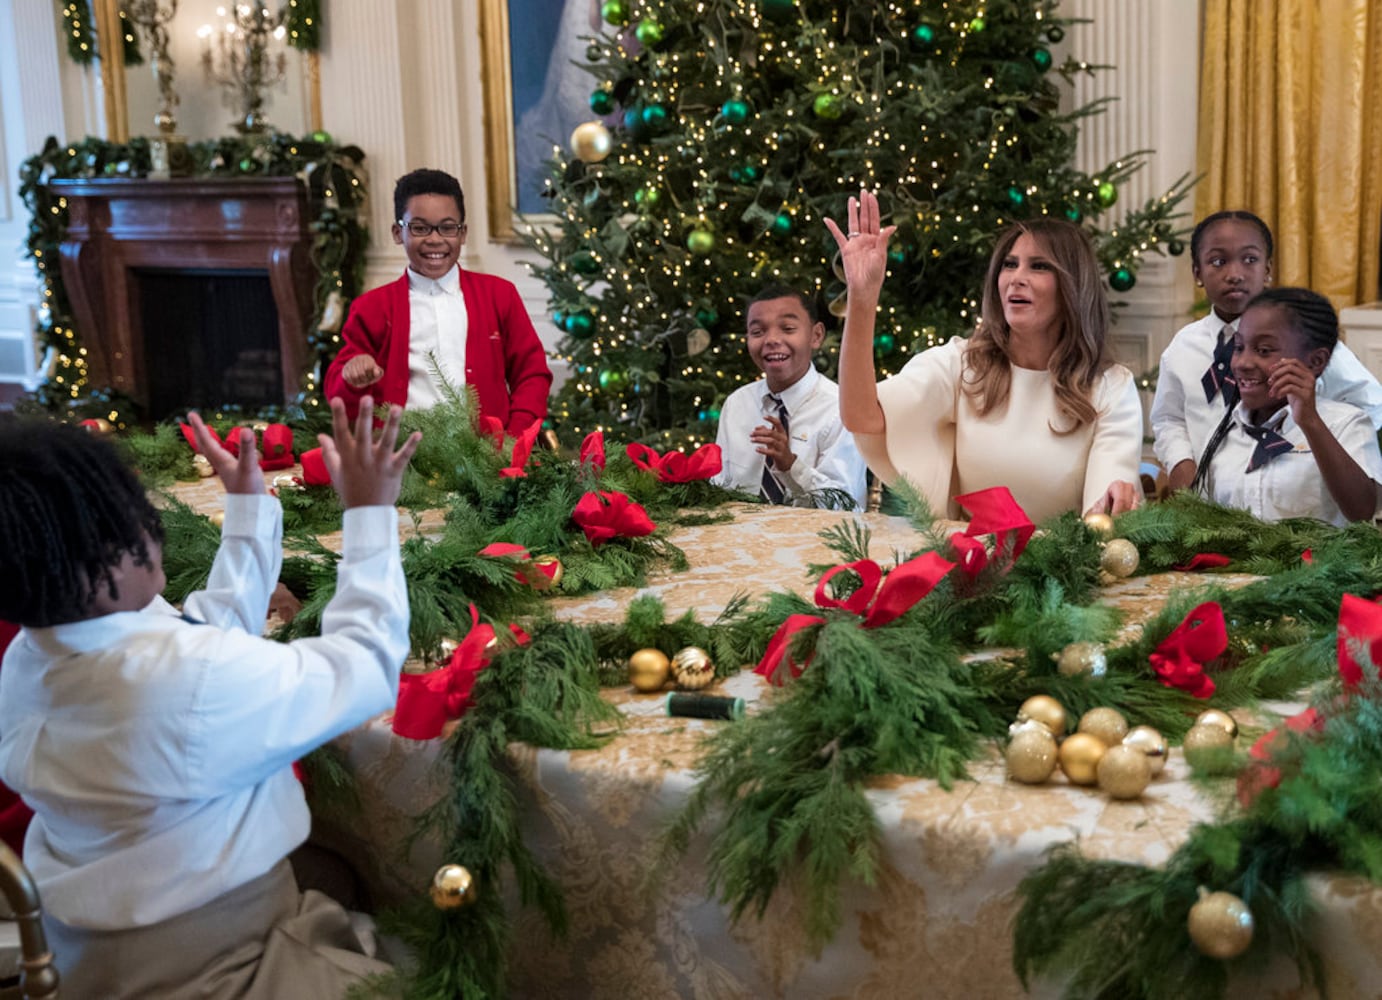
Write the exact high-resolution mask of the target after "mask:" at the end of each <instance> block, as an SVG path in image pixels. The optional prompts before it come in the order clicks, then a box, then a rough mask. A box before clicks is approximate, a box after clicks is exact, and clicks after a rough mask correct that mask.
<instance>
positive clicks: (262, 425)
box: [250, 420, 269, 434]
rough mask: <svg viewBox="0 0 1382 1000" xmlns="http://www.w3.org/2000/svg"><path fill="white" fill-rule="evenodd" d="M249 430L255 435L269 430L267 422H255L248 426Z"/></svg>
mask: <svg viewBox="0 0 1382 1000" xmlns="http://www.w3.org/2000/svg"><path fill="white" fill-rule="evenodd" d="M250 429H251V430H253V431H254V433H256V434H263V433H264V432H265V431H266V430H268V429H269V422H268V421H267V420H256V421H255V422H254V423H252V424H250Z"/></svg>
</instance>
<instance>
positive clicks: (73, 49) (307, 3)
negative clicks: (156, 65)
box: [58, 0, 322, 66]
mask: <svg viewBox="0 0 1382 1000" xmlns="http://www.w3.org/2000/svg"><path fill="white" fill-rule="evenodd" d="M58 7H59V9H60V10H61V11H62V23H63V32H64V37H65V40H66V48H67V56H68V58H69V59H71V60H72V61H73V62H74V63H76V64H77V65H78V66H90V65H91V63H92V62H93V61H95V60H96V59H98V58H99V57H100V53H99V52H98V51H97V44H96V30H95V29H96V19H95V17H94V16H93V15H92V12H91V3H90V0H58ZM278 23H279V24H281V25H282V26H283V28H284V30H285V31H286V33H287V37H288V44H289V45H291V46H292V47H293V48H295V49H297V50H298V51H300V52H317V51H319V50H320V49H321V33H322V0H288V2H287V3H285V4H283V5H282V6H281V7H280V8H279V11H278ZM120 32H121V41H122V43H123V49H124V52H123V54H124V63H125V65H126V66H139V65H142V64H143V62H144V53H143V52H142V51H141V49H140V47H139V34H138V32H137V31H136V28H135V26H134V25H133V24H131V22H130V17H129V14H128V13H127V12H126V10H125V9H124V7H121V8H120Z"/></svg>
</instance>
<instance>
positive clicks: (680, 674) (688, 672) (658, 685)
mask: <svg viewBox="0 0 1382 1000" xmlns="http://www.w3.org/2000/svg"><path fill="white" fill-rule="evenodd" d="M628 670H629V683H630V684H632V685H633V686H634V689H635V690H637V691H639V692H642V693H643V694H652V693H654V692H657V691H661V690H662V689H663V688H664V687H666V686H667V682H668V681H676V684H677V687H678V688H680V689H681V690H682V691H699V690H700V689H701V688H703V687H707V686H708V685H710V684H711V682H713V681H714V680H715V664H714V663H713V662H712V661H711V659H710V654H709V653H707V652H706V651H705V650H703V649H701V648H700V647H699V646H687V647H685V648H683V649H679V650H677V652H676V654H675V655H674V656H672V657H670V658H669V657H668V656H667V654H666V653H664V652H662V650H660V649H651V648H650V649H640V650H639V651H638V652H636V653H634V654H633V655H632V656H630V657H629V662H628Z"/></svg>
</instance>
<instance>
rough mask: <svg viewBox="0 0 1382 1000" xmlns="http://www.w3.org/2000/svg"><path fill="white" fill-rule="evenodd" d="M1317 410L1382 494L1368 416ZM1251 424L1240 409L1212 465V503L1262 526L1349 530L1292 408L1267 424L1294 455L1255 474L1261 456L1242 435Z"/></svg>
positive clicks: (1381, 465)
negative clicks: (1303, 524)
mask: <svg viewBox="0 0 1382 1000" xmlns="http://www.w3.org/2000/svg"><path fill="white" fill-rule="evenodd" d="M1200 398H1201V399H1203V398H1204V397H1203V396H1201V397H1200ZM1315 408H1316V409H1317V410H1318V411H1319V414H1320V417H1321V419H1323V420H1324V424H1325V426H1326V427H1328V428H1329V433H1331V434H1333V435H1334V438H1335V440H1337V441H1338V442H1339V444H1341V445H1343V447H1344V450H1345V451H1347V452H1348V453H1349V455H1350V456H1352V458H1353V460H1354V461H1355V462H1357V463H1358V464H1359V465H1360V466H1361V467H1362V469H1363V471H1364V472H1366V473H1367V474H1368V476H1369V478H1371V479H1372V481H1373V485H1374V487H1375V488H1378V489H1382V486H1379V484H1382V452H1379V450H1378V447H1377V431H1376V430H1375V429H1374V428H1373V426H1372V421H1371V420H1369V419H1368V415H1367V414H1366V413H1364V412H1363V411H1362V410H1360V409H1358V407H1356V406H1350V405H1349V404H1347V403H1339V402H1335V401H1334V400H1330V399H1316V400H1315ZM1247 422H1248V416H1247V411H1246V410H1244V409H1243V404H1242V403H1239V404H1238V405H1237V407H1235V408H1234V411H1233V426H1232V428H1231V429H1230V430H1229V432H1228V436H1227V437H1225V438H1224V440H1223V443H1222V444H1220V446H1219V448H1218V450H1217V451H1216V452H1215V453H1214V457H1213V459H1211V460H1210V463H1209V475H1208V478H1207V479H1206V480H1205V491H1206V493H1207V494H1208V496H1209V498H1210V499H1211V500H1213V501H1214V502H1215V503H1217V504H1222V505H1223V506H1225V507H1237V508H1239V509H1240V510H1246V511H1249V512H1250V513H1251V514H1252V515H1253V516H1254V517H1256V518H1257V519H1258V520H1261V521H1280V520H1283V519H1285V518H1288V517H1313V518H1318V519H1319V520H1321V521H1328V522H1329V523H1330V524H1334V525H1338V526H1339V527H1343V526H1344V525H1346V524H1348V518H1346V517H1344V515H1343V512H1342V511H1340V510H1339V505H1338V504H1337V503H1335V502H1334V498H1333V497H1332V496H1330V494H1329V487H1327V486H1326V485H1325V482H1324V477H1323V476H1322V475H1320V469H1319V466H1318V465H1317V464H1316V463H1315V455H1314V453H1313V452H1312V451H1311V450H1310V444H1309V442H1307V441H1306V440H1305V432H1304V431H1302V430H1301V429H1300V425H1299V424H1297V423H1296V422H1295V421H1294V420H1293V419H1292V418H1291V407H1290V406H1289V405H1288V406H1283V407H1282V408H1281V409H1280V410H1278V411H1277V412H1276V413H1274V414H1272V416H1271V417H1270V418H1268V420H1267V422H1266V423H1265V424H1262V426H1263V427H1266V428H1268V429H1270V430H1274V431H1276V432H1277V433H1278V434H1280V435H1281V436H1282V437H1284V438H1285V439H1286V440H1287V441H1289V442H1291V444H1292V446H1293V447H1292V449H1291V451H1289V452H1287V453H1285V454H1283V455H1278V456H1277V457H1276V458H1274V459H1272V460H1271V461H1269V462H1268V463H1267V464H1266V465H1263V466H1261V467H1260V468H1257V469H1254V470H1253V471H1252V472H1248V471H1247V468H1248V463H1249V462H1250V461H1251V460H1252V455H1253V452H1254V451H1256V450H1257V439H1256V438H1254V437H1252V436H1250V435H1249V434H1248V433H1247V432H1246V431H1245V430H1243V425H1244V424H1246V423H1247Z"/></svg>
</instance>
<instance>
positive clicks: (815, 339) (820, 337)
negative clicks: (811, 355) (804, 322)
mask: <svg viewBox="0 0 1382 1000" xmlns="http://www.w3.org/2000/svg"><path fill="white" fill-rule="evenodd" d="M824 343H825V324H824V323H817V324H816V325H815V326H813V327H811V350H813V351H815V350H819V349H820V346H821V345H822V344H824Z"/></svg>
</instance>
